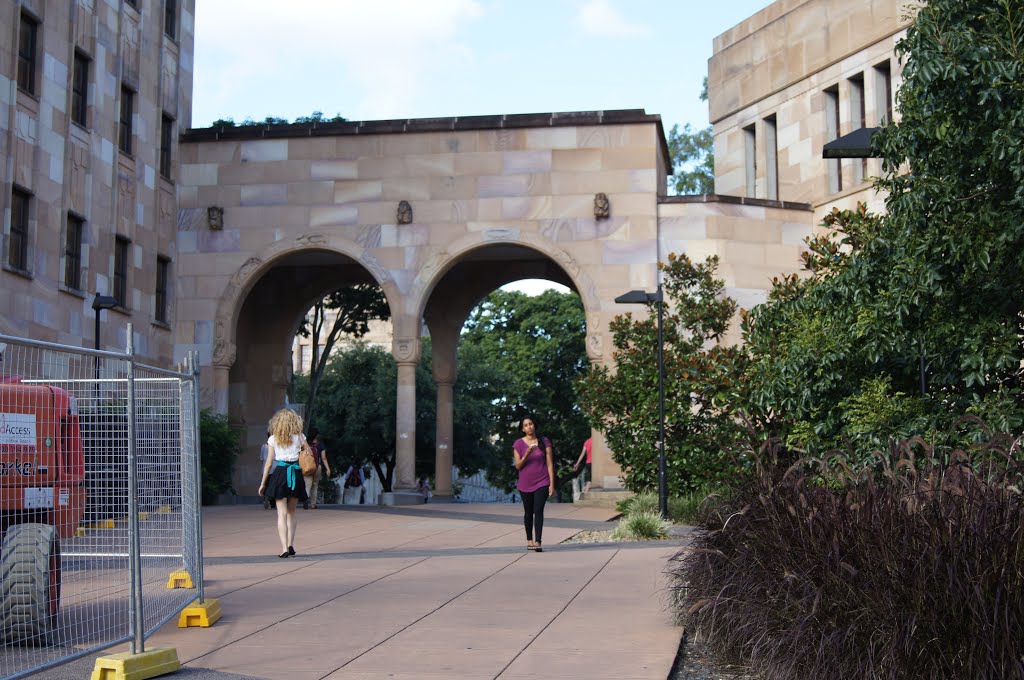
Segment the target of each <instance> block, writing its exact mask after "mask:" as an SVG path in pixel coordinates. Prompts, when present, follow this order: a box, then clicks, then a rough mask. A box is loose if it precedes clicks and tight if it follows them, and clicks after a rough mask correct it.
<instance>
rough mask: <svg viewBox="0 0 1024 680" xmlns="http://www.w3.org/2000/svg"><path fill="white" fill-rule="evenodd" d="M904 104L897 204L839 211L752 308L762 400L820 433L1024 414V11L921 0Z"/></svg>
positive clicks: (956, 437)
mask: <svg viewBox="0 0 1024 680" xmlns="http://www.w3.org/2000/svg"><path fill="white" fill-rule="evenodd" d="M898 52H899V54H900V55H901V57H902V59H903V61H904V69H903V85H902V87H901V89H900V91H899V95H898V104H899V110H900V114H901V115H900V117H899V118H900V119H899V122H898V123H896V124H890V125H887V126H885V127H883V128H882V130H881V132H880V134H879V135H878V137H877V140H876V142H875V149H876V151H878V152H880V153H881V155H882V157H883V162H884V166H883V169H884V176H883V178H882V179H881V180H880V181H879V182H878V184H877V187H878V188H879V189H881V190H883V191H885V192H886V195H887V196H888V198H887V201H886V208H887V213H886V214H884V215H881V216H878V217H873V216H870V215H868V214H867V213H866V211H865V210H864V209H863V208H860V209H858V210H857V211H851V212H841V211H835V212H834V213H833V214H832V215H830V216H829V219H828V220H827V221H826V226H830V227H832V228H834V229H835V230H836V232H835V236H834V238H833V239H832V240H831V242H829V241H826V240H817V241H816V242H814V241H812V243H811V254H810V255H809V258H810V259H809V260H808V266H809V268H810V269H811V270H812V271H817V272H820V273H821V275H815V276H814V277H812V278H811V279H809V280H807V281H803V282H797V281H790V282H780V286H779V287H778V288H777V291H776V293H775V294H773V297H772V299H771V300H770V302H769V304H767V305H764V306H762V307H760V308H756V309H754V310H752V312H751V314H750V317H749V319H748V320H747V329H746V330H747V336H748V339H750V340H751V341H750V342H748V343H747V346H748V348H750V350H751V352H752V353H753V355H754V356H753V360H754V366H753V367H752V369H751V371H750V372H749V375H750V382H751V385H752V393H751V395H752V397H753V402H754V404H755V405H756V406H757V407H758V408H762V409H765V410H770V411H772V412H774V413H777V414H782V415H783V419H782V423H783V434H784V435H786V436H788V437H789V438H790V440H791V441H794V442H796V443H799V444H801V445H802V446H805V447H809V448H811V449H817V450H826V449H829V448H832V447H842V448H853V449H855V450H857V451H858V452H860V453H861V454H862V455H868V454H870V452H871V451H873V450H874V449H876V448H878V447H879V446H885V445H886V444H887V443H888V440H889V439H891V438H901V437H905V436H907V435H910V434H915V435H916V434H921V435H924V436H926V437H927V438H928V439H929V440H930V441H931V442H933V443H937V444H944V443H948V444H963V443H966V442H965V439H967V440H969V439H970V438H973V437H976V436H978V432H977V430H971V429H968V428H966V427H965V425H964V424H963V422H962V421H960V420H959V419H960V418H961V417H962V416H963V415H964V414H967V413H971V414H975V415H978V416H980V417H981V418H982V420H984V421H986V422H987V423H988V424H989V425H990V426H991V427H994V428H998V429H1000V430H1004V431H1010V432H1019V431H1020V429H1021V428H1022V427H1024V399H1022V392H1021V377H1022V375H1021V366H1022V362H1024V345H1022V341H1021V338H1022V337H1024V325H1022V319H1024V316H1022V314H1024V146H1022V144H1021V141H1022V140H1024V113H1022V111H1024V88H1022V87H1021V84H1020V83H1021V77H1020V76H1021V74H1022V73H1024V11H1022V9H1021V7H1020V3H1017V2H1005V1H1004V0H976V1H974V2H969V3H965V2H961V1H960V0H929V2H927V3H925V4H924V5H923V6H922V7H921V8H920V9H919V10H918V12H917V14H916V17H915V21H914V23H913V24H912V25H911V26H910V27H909V28H908V31H907V35H906V37H905V38H904V39H903V40H901V42H900V43H899V45H898Z"/></svg>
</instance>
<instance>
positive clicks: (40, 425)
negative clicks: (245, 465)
mask: <svg viewBox="0 0 1024 680" xmlns="http://www.w3.org/2000/svg"><path fill="white" fill-rule="evenodd" d="M130 377H131V378H132V382H131V385H129V378H130ZM193 378H194V376H192V375H185V374H178V373H174V372H169V371H162V370H160V369H153V368H148V367H140V366H138V365H135V364H133V363H132V361H131V357H130V356H128V355H119V354H117V353H111V352H92V351H90V350H82V349H78V348H70V347H62V346H59V345H51V344H48V343H36V342H32V341H28V340H22V339H18V338H11V337H8V336H0V529H2V531H3V537H2V541H0V645H2V647H0V676H2V677H4V678H9V677H19V676H22V675H27V674H29V673H31V672H34V671H36V670H39V669H41V668H44V667H48V666H52V665H56V664H58V663H62V662H64V661H68V660H71V659H73V658H77V657H79V656H83V655H86V654H91V653H93V652H95V651H97V650H100V649H103V648H105V647H109V646H111V645H113V644H117V643H121V642H124V641H128V640H131V639H133V638H134V639H137V640H138V639H141V638H140V637H139V635H138V634H137V633H138V631H139V628H140V626H139V625H137V623H138V622H144V625H143V626H141V628H142V630H143V631H144V633H145V634H148V633H151V632H152V631H153V630H155V628H156V627H158V626H159V625H160V624H161V623H162V622H164V621H166V620H167V619H168V618H170V617H171V616H173V615H174V614H176V613H177V612H178V611H180V610H181V609H182V608H183V607H184V606H185V605H186V604H188V602H190V601H191V600H192V599H193V598H194V597H195V594H196V593H195V591H194V590H191V589H186V590H182V589H174V590H170V589H168V588H167V584H168V578H169V574H170V573H171V572H174V571H178V570H181V569H182V568H183V565H184V564H185V563H186V556H185V546H186V544H187V543H188V541H187V539H186V537H185V535H184V532H185V531H186V526H185V523H184V521H183V517H184V516H185V514H189V515H197V514H198V512H199V509H198V507H191V506H192V505H195V500H194V498H193V495H191V492H189V491H188V490H187V489H186V478H188V479H189V483H190V484H191V483H194V481H191V480H192V478H193V477H194V473H193V472H192V471H191V470H189V471H188V472H187V473H186V470H187V469H188V468H189V467H194V465H195V464H194V463H193V462H192V461H191V459H193V458H196V457H197V447H196V442H195V433H194V430H195V427H194V421H192V420H185V419H188V418H193V416H194V407H193V402H192V401H191V400H185V399H183V395H184V394H185V393H189V394H191V391H192V390H194V389H195V388H194V385H193ZM184 385H187V386H188V387H187V388H185V387H183V386H184ZM131 395H134V401H133V402H130V401H129V399H130V396H131ZM132 416H134V420H131V418H132ZM129 434H132V435H133V439H130V438H129ZM130 452H133V453H134V456H131V455H129V454H130ZM132 462H134V464H135V468H134V470H133V471H132V473H133V474H131V475H130V474H129V464H130V463H132ZM196 464H197V463H196ZM132 477H134V481H135V490H134V493H132V489H131V487H130V482H129V480H130V479H131V478H132ZM130 500H131V503H129V501H130ZM130 507H133V508H137V511H136V513H135V514H134V516H130V515H129V508H130ZM194 524H195V523H194V522H193V526H192V529H193V530H194V529H195V526H194ZM133 547H134V548H135V550H136V551H137V560H134V561H133V559H131V557H132V555H133V552H132V550H133ZM198 547H199V546H198V545H197V544H196V542H195V540H194V539H192V541H191V544H190V545H189V550H191V551H192V553H193V554H191V555H189V557H188V558H187V559H188V561H189V562H191V563H192V564H198V563H199V560H200V559H201V558H197V557H196V554H197V551H198ZM133 563H135V564H139V565H140V566H141V569H140V570H139V573H138V577H139V578H138V579H137V580H136V581H135V583H136V588H135V591H134V595H135V599H134V601H133V599H132V598H133V589H132V583H133V582H132V578H131V567H132V564H133ZM193 576H194V574H193ZM139 595H141V599H140V597H139ZM133 612H141V617H139V618H138V619H136V622H137V623H136V625H135V626H134V627H133V623H132V613H133Z"/></svg>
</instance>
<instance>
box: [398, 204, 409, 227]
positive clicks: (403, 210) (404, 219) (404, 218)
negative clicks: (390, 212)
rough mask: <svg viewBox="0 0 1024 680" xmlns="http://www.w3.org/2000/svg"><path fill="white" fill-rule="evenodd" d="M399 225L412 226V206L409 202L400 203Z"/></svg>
mask: <svg viewBox="0 0 1024 680" xmlns="http://www.w3.org/2000/svg"><path fill="white" fill-rule="evenodd" d="M398 223H399V224H412V206H411V205H409V201H399V202H398Z"/></svg>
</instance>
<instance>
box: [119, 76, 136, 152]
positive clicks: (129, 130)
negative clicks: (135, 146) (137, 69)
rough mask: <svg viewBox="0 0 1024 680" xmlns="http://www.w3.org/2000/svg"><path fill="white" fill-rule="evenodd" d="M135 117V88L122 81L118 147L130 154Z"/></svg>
mask: <svg viewBox="0 0 1024 680" xmlns="http://www.w3.org/2000/svg"><path fill="white" fill-rule="evenodd" d="M134 117H135V90H133V89H132V88H130V87H128V86H127V85H125V84H123V83H122V84H121V103H120V116H119V118H118V122H117V148H118V149H120V150H121V152H122V153H125V154H127V155H129V156H131V155H132V142H133V141H134V140H133V135H134V134H135V130H134V125H133V120H132V119H133V118H134Z"/></svg>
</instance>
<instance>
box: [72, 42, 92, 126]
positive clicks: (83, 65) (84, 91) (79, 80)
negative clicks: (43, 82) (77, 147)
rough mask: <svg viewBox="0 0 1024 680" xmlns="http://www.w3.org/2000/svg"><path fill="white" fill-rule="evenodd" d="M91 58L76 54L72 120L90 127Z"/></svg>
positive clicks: (73, 74) (73, 77) (73, 76)
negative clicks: (88, 116)
mask: <svg viewBox="0 0 1024 680" xmlns="http://www.w3.org/2000/svg"><path fill="white" fill-rule="evenodd" d="M88 113H89V58H88V57H86V56H84V55H82V54H79V53H78V52H75V65H74V70H73V73H72V76H71V120H73V121H74V122H76V123H78V124H79V125H81V126H82V127H89V125H88V119H87V118H86V116H87V115H88Z"/></svg>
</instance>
